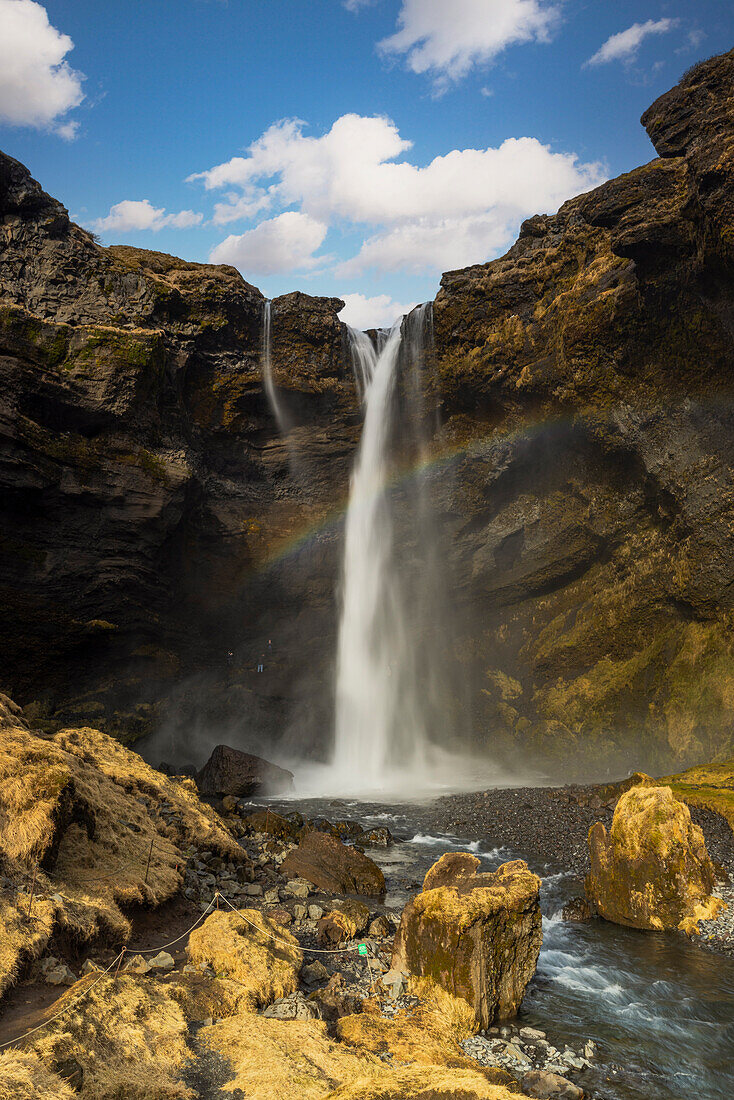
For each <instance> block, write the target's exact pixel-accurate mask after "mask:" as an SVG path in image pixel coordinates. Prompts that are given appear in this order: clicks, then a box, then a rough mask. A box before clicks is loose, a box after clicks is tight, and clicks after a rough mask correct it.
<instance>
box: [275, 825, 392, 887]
mask: <svg viewBox="0 0 734 1100" xmlns="http://www.w3.org/2000/svg"><path fill="white" fill-rule="evenodd" d="M281 870H282V872H283V873H284V874H295V875H298V876H299V877H302V878H305V879H307V880H308V881H309V882H312V883H313V884H314V886H316V887H318V889H319V890H324V891H326V892H328V893H334V894H383V893H384V892H385V878H384V876H383V874H382V871H381V870H380V868H379V867H378V866H377V864H376V863H374V862H373V861H372V860H371V859H370V858H369V856H366V855H364V853H362V852H358V851H356V850H355V849H354V848H352V847H349V846H347V845H346V844H342V842H341V841H340V840H339V839H338V838H337V837H332V836H330V835H328V834H327V833H320V832H311V833H307V834H306V835H305V836H304V837H303V838H302V840H301V842H300V844H299V845H298V847H297V848H294V849H293V850H292V851H291V852H289V853H288V855H287V856H286V858H285V860H284V861H283V865H282V868H281Z"/></svg>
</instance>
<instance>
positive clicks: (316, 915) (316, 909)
mask: <svg viewBox="0 0 734 1100" xmlns="http://www.w3.org/2000/svg"><path fill="white" fill-rule="evenodd" d="M323 915H324V910H323V909H322V908H321V906H320V905H309V907H308V919H309V920H321V918H322V917H323Z"/></svg>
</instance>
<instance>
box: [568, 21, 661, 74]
mask: <svg viewBox="0 0 734 1100" xmlns="http://www.w3.org/2000/svg"><path fill="white" fill-rule="evenodd" d="M677 23H678V20H677V19H657V20H655V19H648V20H647V22H646V23H633V24H632V26H631V27H627V30H625V31H619V33H618V34H613V35H611V37H610V38H607V40H606V42H604V43H603V45H601V46H600V47H599V49H598V50H597V51H596V53H595V54H592V56H591V57H590V58H589V59H588V61H585V62H584V66H586V65H606V64H608V63H609V62H610V61H634V59H635V57H636V56H637V51H638V50H639V48H640V46H641V45H642V43H643V42H644V40H645V39H646V38H648V37H649V36H650V35H651V34H667V33H668V31H672V30H673V28H674V27H675V26H676V25H677Z"/></svg>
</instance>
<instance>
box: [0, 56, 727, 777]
mask: <svg viewBox="0 0 734 1100" xmlns="http://www.w3.org/2000/svg"><path fill="white" fill-rule="evenodd" d="M733 77H734V55H732V54H727V55H724V56H722V57H720V58H714V59H712V60H711V61H708V62H704V63H703V64H702V65H699V66H697V67H696V69H695V70H693V72H692V73H690V74H689V75H688V76H687V77H685V78H684V80H683V81H682V82H681V84H680V85H679V86H678V87H676V88H675V89H673V90H672V91H671V92H669V93H667V94H666V95H665V96H662V97H661V98H660V99H659V100H658V101H657V102H656V103H655V104H653V106H652V107H651V108H650V109H649V111H647V112H646V114H645V116H644V119H643V121H644V124H645V126H646V127H647V129H648V132H649V134H650V136H651V138H652V140H653V143H654V144H655V145H656V148H657V151H658V152H659V154H660V156H659V158H658V159H656V160H653V161H651V162H650V164H648V165H645V166H643V167H641V168H638V169H636V170H634V171H633V172H630V173H627V174H626V175H624V176H621V177H620V178H619V179H616V180H612V181H610V182H609V183H606V184H604V185H603V186H601V187H599V188H597V189H596V190H594V191H592V192H590V193H589V194H587V195H582V196H579V197H578V198H574V199H572V200H570V201H569V202H567V203H566V204H564V206H563V207H562V208H561V210H560V211H559V212H558V213H557V214H555V215H539V216H537V217H534V218H531V219H529V220H528V221H527V222H526V223H525V224H524V226H523V227H522V230H521V233H520V237H519V239H518V242H517V243H516V244H515V245H514V246H513V248H511V249H510V251H509V252H508V253H507V255H506V256H504V257H502V258H501V259H498V260H495V261H493V262H491V263H488V264H483V265H478V266H475V267H471V268H467V269H465V270H463V271H458V272H450V273H448V274H446V275H445V276H444V278H443V281H442V287H441V290H440V292H439V294H438V297H437V299H436V301H435V303H434V308H433V319H434V331H435V343H436V348H435V357H432V358H431V362H430V364H429V363H428V362H427V364H426V372H427V377H426V379H425V382H426V390H430V394H429V395H428V399H427V401H426V408H427V409H428V410H430V411H431V412H433V410H434V408H435V406H436V402H437V401H438V410H439V416H438V418H437V421H438V423H437V425H436V422H435V421H434V420H433V419H432V421H431V422H432V424H433V425H434V427H435V431H434V435H433V438H432V440H431V443H430V453H429V454H427V455H423V456H421V457H420V465H421V468H422V469H424V470H426V471H427V473H426V474H425V491H426V493H427V495H428V498H429V501H430V506H431V509H432V520H433V521H434V522H433V527H432V529H433V530H435V531H436V532H437V535H438V536H440V538H441V540H442V546H445V547H448V548H449V551H450V553H449V560H448V561H447V563H446V565H447V568H446V573H445V581H444V582H443V589H444V590H445V599H446V603H447V604H448V605H449V607H450V610H451V613H452V616H453V628H454V629H453V630H450V631H449V630H446V631H443V630H442V631H441V638H442V641H443V651H442V652H441V653H440V654H439V655H438V657H439V660H438V665H439V667H441V668H442V669H446V670H450V671H451V676H447V684H448V685H449V688H450V690H447V691H446V692H445V693H444V695H443V696H442V697H441V699H440V701H439V703H437V704H433V709H434V711H435V713H436V715H437V716H438V718H440V719H443V718H444V716H445V721H443V720H441V721H439V720H437V721H436V722H435V723H434V726H435V729H436V731H437V734H436V735H437V736H439V737H442V738H444V739H447V738H448V736H449V735H448V734H446V733H445V731H446V730H452V731H457V736H458V735H459V734H462V735H464V736H468V737H470V739H471V740H473V741H474V742H475V744H476V745H477V746H478V747H479V749H480V751H481V752H483V753H485V754H490V753H491V754H492V755H493V756H494V757H495V758H497V757H504V758H506V759H507V760H508V761H509V762H515V763H518V764H521V763H522V764H524V763H525V762H527V761H528V760H531V761H532V763H533V765H534V766H535V767H536V768H540V769H541V770H542V769H546V770H547V771H548V772H549V773H552V774H553V775H555V776H557V777H560V778H574V779H577V778H583V777H584V776H585V775H586V776H592V777H594V778H603V777H606V776H615V775H618V774H623V773H627V772H629V771H630V770H632V769H633V768H637V767H641V768H644V769H646V770H647V771H651V772H657V773H658V774H659V773H661V772H667V771H677V770H680V768H681V767H685V766H687V765H689V764H692V763H696V762H699V761H700V760H702V759H706V758H708V759H710V758H711V757H713V756H715V755H719V756H726V755H727V754H731V752H732V751H733V750H734V745H733V743H732V726H731V721H730V714H731V700H732V698H734V654H733V651H732V645H733V642H732V639H733V638H734V633H732V630H731V626H732V623H733V616H734V613H733V611H732V601H733V600H734V523H733V522H732V520H733V519H734V516H733V515H732V513H733V512H734V490H733V489H732V485H733V484H734V482H732V477H731V454H732V451H733V444H734V439H733V435H734V432H733V428H732V389H733V388H734V363H733V362H732V358H733V356H732V347H733V346H734V344H733V342H732V336H733V335H734V294H733V293H732V289H731V288H732V285H733V284H732V278H733V277H734V237H733V236H732V225H733V224H734V185H733V183H732V148H733V146H734V121H733V119H734V102H733V98H734V93H733V92H732V88H733V87H734V80H733ZM0 219H1V222H2V225H1V228H2V241H3V247H2V252H1V254H0V382H1V383H2V385H1V386H0V493H1V494H2V503H3V525H2V532H0V596H1V597H2V599H1V600H0V607H1V608H2V610H1V611H0V642H1V643H2V646H3V654H4V660H3V683H2V684H0V687H5V688H6V689H8V690H11V691H12V692H13V693H14V695H15V697H16V698H17V699H18V700H19V701H20V702H21V703H22V704H23V705H24V706H26V705H30V709H29V711H28V715H29V717H30V718H32V720H33V721H34V722H41V723H46V724H48V725H50V726H58V725H72V724H76V725H78V724H79V723H80V722H88V723H91V724H94V725H102V726H103V727H104V728H105V730H108V731H109V732H113V733H115V734H116V735H117V736H120V737H123V738H134V737H140V736H141V735H143V734H146V733H149V732H150V731H152V730H162V731H163V733H162V739H161V743H160V750H158V749H156V752H158V751H159V759H170V758H171V755H173V756H175V758H176V759H175V760H172V762H173V763H176V764H183V763H194V764H196V765H197V766H200V765H201V764H203V762H204V760H205V759H206V758H207V756H208V755H209V752H210V751H211V749H212V748H213V747H214V745H216V744H217V743H220V742H225V743H227V744H231V745H233V746H234V747H237V748H241V749H244V750H248V751H254V752H257V753H259V754H261V755H263V756H265V757H266V758H271V755H270V754H271V753H272V750H273V747H274V745H275V744H276V742H277V743H280V745H281V746H287V747H289V748H290V749H291V750H295V751H296V752H299V753H300V752H302V753H304V754H308V753H312V752H316V753H320V754H321V756H322V757H324V756H325V755H327V754H328V752H329V748H330V745H331V743H332V739H333V728H334V694H333V673H334V666H335V659H336V632H337V623H338V607H337V600H338V597H337V590H338V586H339V580H340V562H341V556H342V550H343V540H342V533H343V522H342V521H343V508H344V505H345V503H346V499H347V495H348V490H349V475H350V471H351V470H352V467H353V462H354V455H355V449H356V445H357V441H358V439H359V437H360V431H361V421H362V409H361V407H360V402H359V397H358V395H357V392H356V388H355V384H354V380H353V377H352V370H351V364H350V363H349V361H348V358H349V357H348V354H347V349H346V340H345V329H344V326H343V325H342V324H340V322H339V320H338V316H337V310H338V309H339V308H340V305H341V303H340V302H339V300H337V299H325V298H311V297H309V296H307V295H303V294H300V293H294V294H289V295H285V296H283V297H281V298H278V299H276V300H275V301H274V302H273V303H272V305H271V311H270V312H271V319H272V325H271V337H272V340H271V361H272V379H273V383H274V386H275V387H276V391H277V396H278V406H279V409H280V410H281V412H282V419H283V423H284V424H285V426H286V429H287V430H286V431H285V432H284V433H282V432H281V431H279V429H278V424H277V422H276V418H275V416H274V413H273V409H272V408H271V406H270V405H269V404H268V400H267V396H266V392H265V389H264V387H263V380H262V350H263V320H264V316H265V301H264V299H263V296H262V294H261V293H260V291H258V290H257V289H256V288H255V287H253V286H250V285H249V284H248V283H246V282H245V281H244V280H243V279H242V277H241V276H240V275H239V274H238V273H237V272H236V271H235V270H234V269H233V268H230V267H226V266H212V265H207V264H192V263H186V262H184V261H182V260H178V259H175V258H173V257H170V256H166V255H163V254H160V253H153V252H146V251H143V250H139V249H133V248H125V247H113V248H107V249H105V248H101V247H99V245H98V244H96V242H95V241H94V240H93V239H92V238H91V237H90V235H89V234H87V233H86V232H85V231H84V230H82V229H80V228H79V227H77V226H75V225H73V224H72V223H71V222H70V221H69V218H68V215H67V213H66V211H65V210H64V208H63V207H62V206H61V205H60V203H58V202H57V201H56V200H54V199H52V198H50V197H49V196H48V195H46V194H45V193H44V192H43V191H42V189H41V187H40V186H39V185H38V184H37V183H35V182H34V181H33V180H32V178H31V176H30V174H29V172H28V171H27V170H26V169H25V168H24V167H23V166H22V165H20V164H18V162H16V161H13V160H11V159H10V158H7V157H2V158H0ZM429 374H430V378H429V377H428V375H429ZM404 383H405V379H402V380H399V382H398V397H397V400H398V404H399V402H400V387H401V385H403V384H404ZM434 383H437V386H436V385H434ZM436 390H438V391H440V392H439V393H438V395H437V393H436ZM398 412H399V410H398ZM396 424H397V425H398V427H399V425H400V417H399V415H397V416H396ZM396 435H398V436H399V431H396ZM397 445H398V446H399V439H398V441H397ZM403 457H404V459H405V461H404V464H403V466H402V467H401V466H400V463H398V474H399V477H398V478H397V479H396V483H395V488H394V492H395V496H396V499H397V501H398V507H397V509H396V511H397V512H398V513H399V512H400V508H399V503H400V496H401V494H407V493H408V492H409V491H410V486H411V484H412V483H411V481H410V469H408V470H407V473H406V466H407V467H409V466H410V456H403ZM403 475H405V476H403ZM408 514H409V513H408V510H407V509H406V510H405V516H407V515H408ZM395 540H396V542H398V543H400V544H401V546H403V547H404V548H405V556H406V559H410V558H411V554H412V544H411V540H413V543H416V544H417V542H418V541H419V534H418V533H416V530H415V528H414V527H413V528H411V526H410V524H409V523H408V522H407V520H405V519H404V520H403V521H402V523H401V518H400V514H398V515H397V517H396V523H395ZM414 556H415V557H416V560H417V554H416V555H414ZM260 664H262V665H263V672H262V673H258V672H257V671H256V670H257V668H258V665H260ZM454 671H455V672H456V673H457V675H453V673H454ZM442 731H443V732H442ZM183 733H185V734H186V737H185V738H184V737H183Z"/></svg>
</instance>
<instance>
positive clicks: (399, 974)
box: [380, 967, 407, 1001]
mask: <svg viewBox="0 0 734 1100" xmlns="http://www.w3.org/2000/svg"><path fill="white" fill-rule="evenodd" d="M406 978H407V974H405V973H404V972H403V971H402V970H396V969H395V968H394V967H393V968H392V969H391V970H388V971H387V973H386V974H383V975H382V978H381V979H380V981H381V982H382V984H383V985H384V986H385V987H386V988H387V989H389V990H390V996H391V997H392V999H393V1000H394V1001H395V1000H397V998H398V997H401V996H402V995H403V993H404V992H405V990H406Z"/></svg>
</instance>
